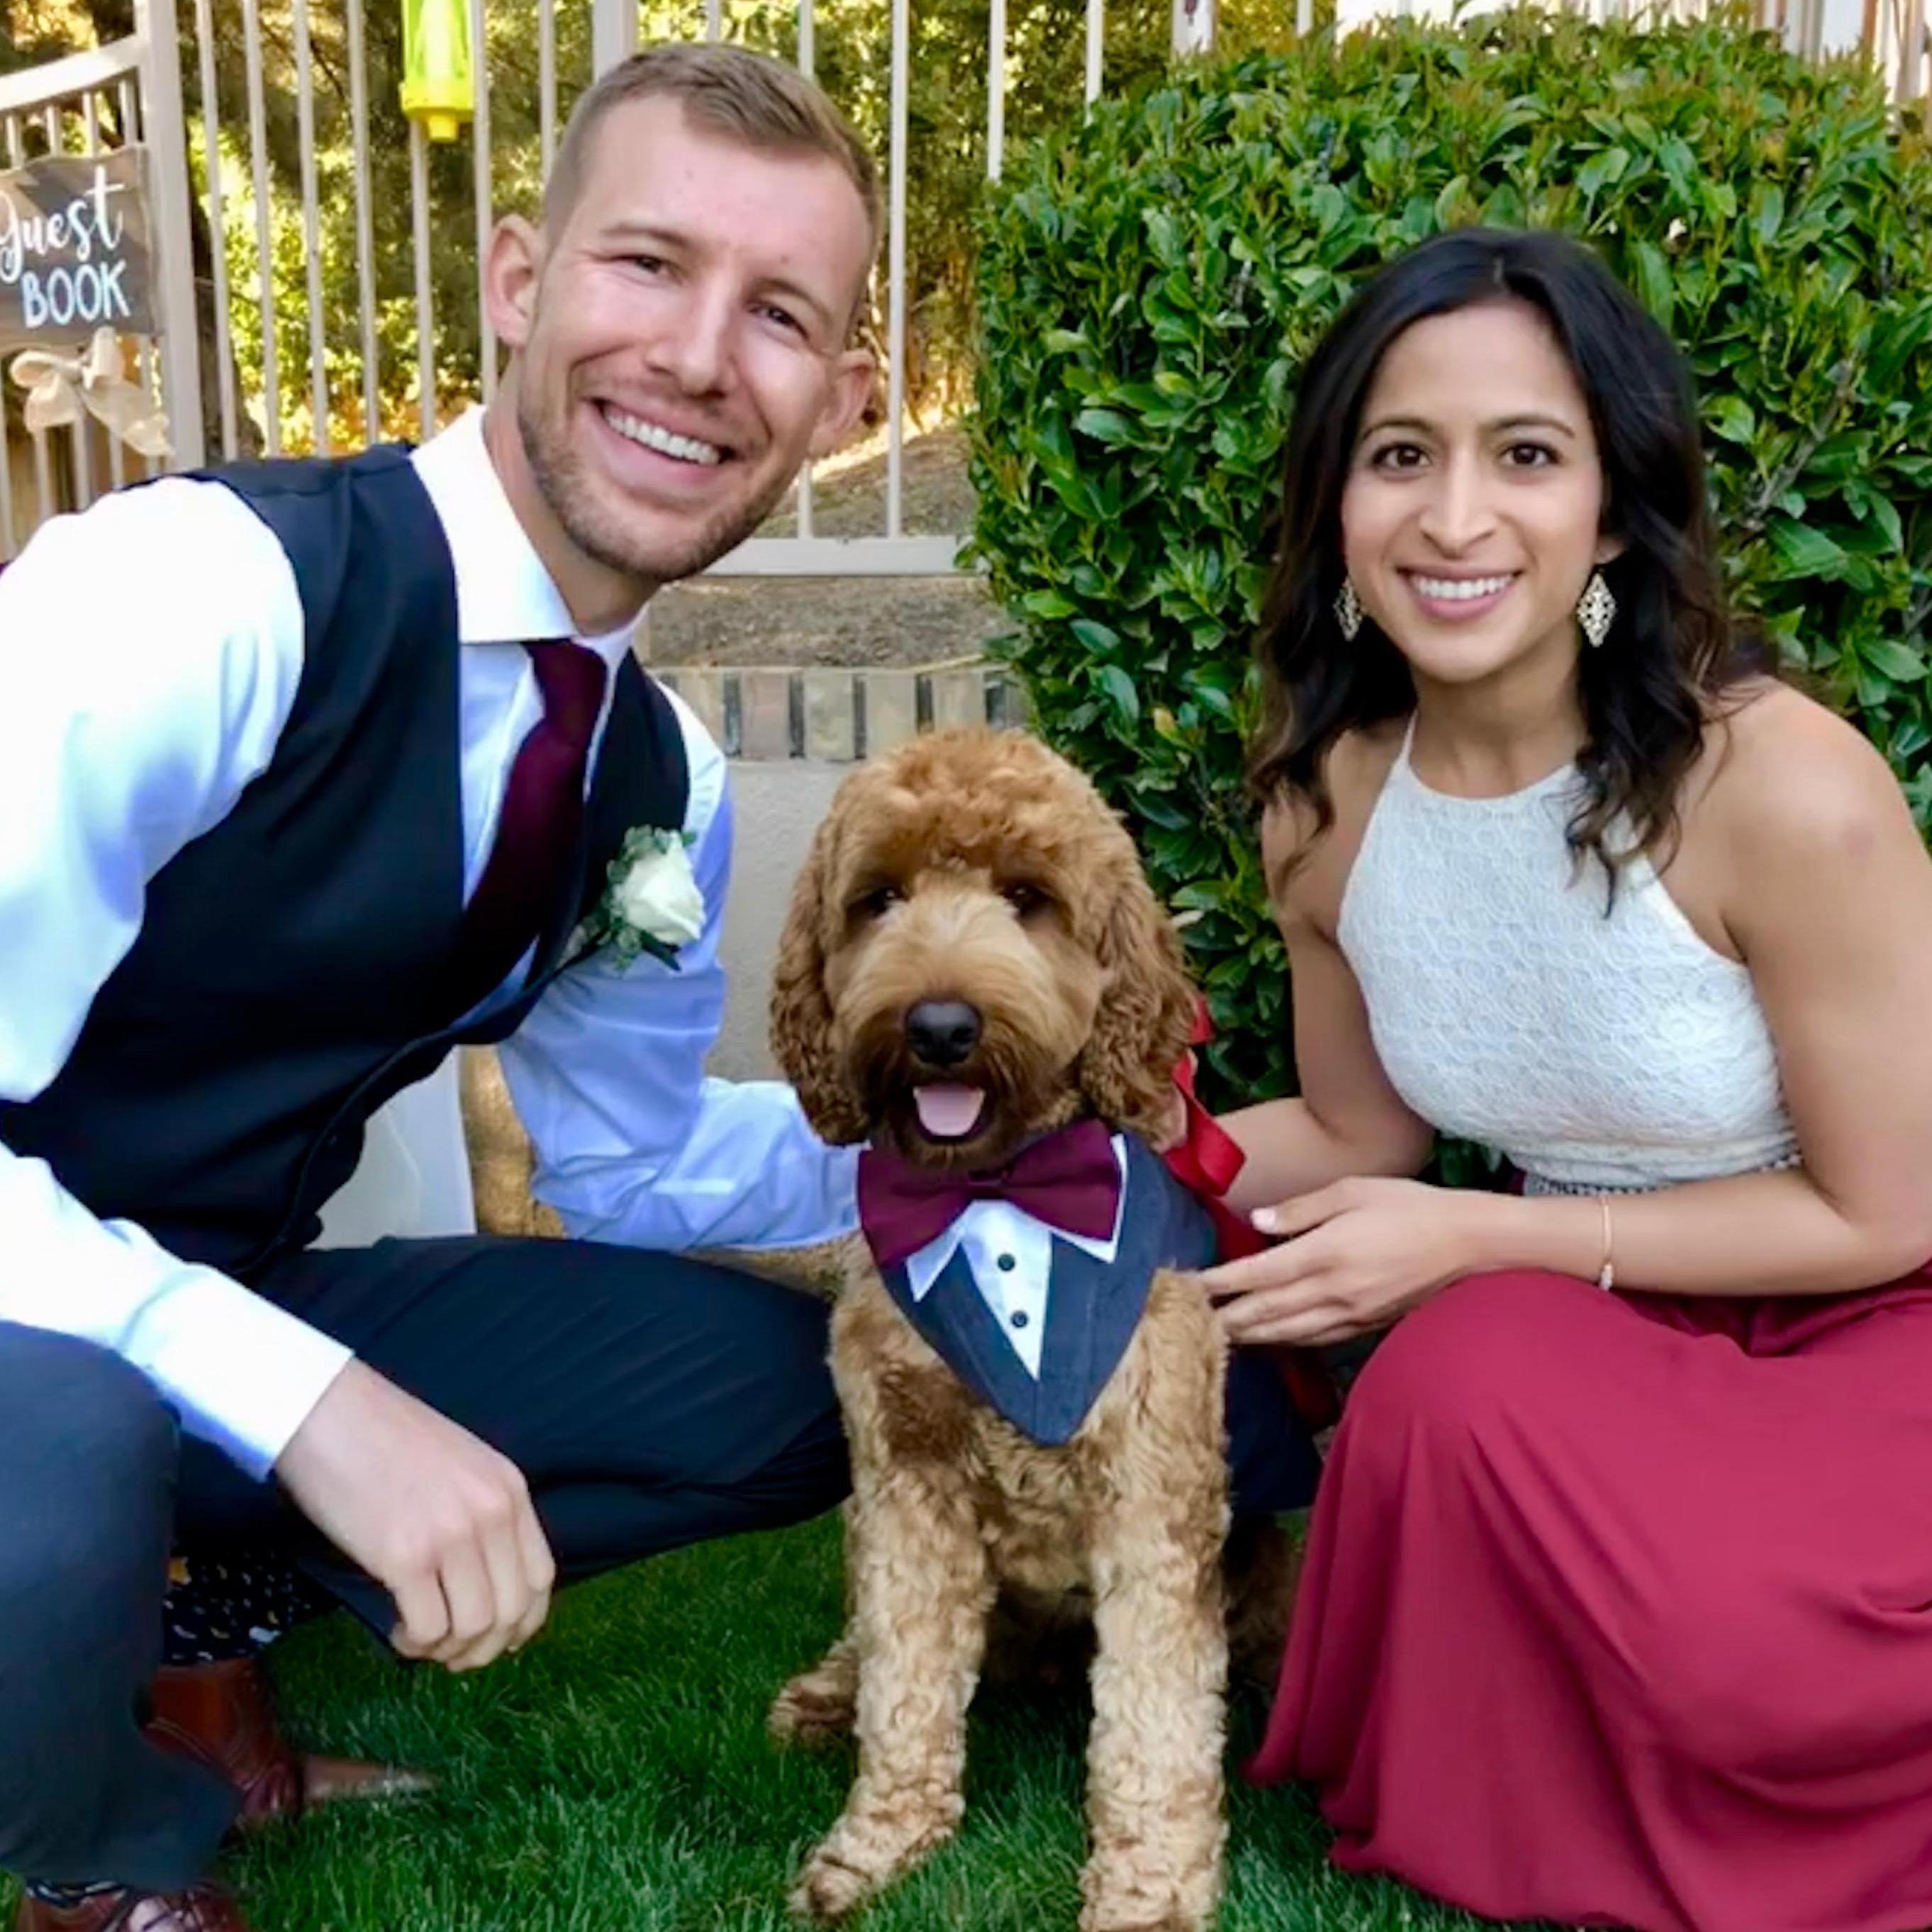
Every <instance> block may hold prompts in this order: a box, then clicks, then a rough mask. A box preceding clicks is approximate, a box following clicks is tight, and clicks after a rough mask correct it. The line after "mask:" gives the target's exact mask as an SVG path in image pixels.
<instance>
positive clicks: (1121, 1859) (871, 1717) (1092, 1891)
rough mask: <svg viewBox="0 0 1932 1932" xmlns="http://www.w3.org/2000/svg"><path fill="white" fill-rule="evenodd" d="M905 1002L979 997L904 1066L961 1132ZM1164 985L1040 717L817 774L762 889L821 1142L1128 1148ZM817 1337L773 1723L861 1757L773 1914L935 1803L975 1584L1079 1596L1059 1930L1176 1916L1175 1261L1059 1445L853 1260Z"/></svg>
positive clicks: (1198, 1585) (956, 1740) (957, 1808)
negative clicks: (791, 1612)
mask: <svg viewBox="0 0 1932 1932" xmlns="http://www.w3.org/2000/svg"><path fill="white" fill-rule="evenodd" d="M935 999H945V1000H960V1001H967V1002H968V1003H970V1004H971V1006H972V1007H974V1009H976V1010H977V1012H978V1013H979V1014H980V1016H981V1018H982V1020H983V1034H982V1037H981V1039H980V1043H979V1045H978V1046H977V1049H976V1050H975V1052H974V1056H973V1058H972V1059H971V1061H969V1062H968V1063H967V1064H965V1067H962V1068H959V1069H956V1070H947V1071H946V1072H945V1073H935V1072H934V1071H932V1070H930V1069H927V1070H923V1075H922V1068H921V1066H920V1064H919V1060H918V1056H917V1054H916V1051H915V1049H914V1048H913V1046H911V1045H910V1044H909V1043H908V1040H907V1029H906V1025H905V1019H906V1016H907V1012H908V1010H910V1008H911V1007H913V1006H915V1005H916V1004H918V1003H919V1002H920V1001H927V1000H935ZM1193 1012H1194V995H1193V989H1192V988H1191V987H1190V985H1189V983H1188V980H1187V977H1186V974H1185V971H1184V967H1183V964H1182V959H1181V950H1180V947H1179V944H1178V941H1177V939H1176V938H1175V934H1174V932H1173V930H1172V927H1171V926H1170V925H1169V922H1168V920H1167V919H1166V916H1164V914H1163V913H1162V911H1161V910H1160V907H1159V905H1158V904H1157V902H1156V901H1155V899H1154V895H1153V893H1152V892H1151V890H1150V889H1149V887H1148V883H1147V881H1146V878H1145V874H1143V872H1142V868H1141V866H1140V863H1139V859H1138V856H1137V855H1136V853H1135V850H1134V848H1133V842H1132V841H1131V840H1130V838H1128V836H1127V832H1125V830H1124V829H1123V828H1122V826H1121V824H1120V823H1118V820H1116V819H1115V817H1114V816H1113V815H1112V813H1111V812H1110V811H1109V810H1108V809H1107V808H1106V805H1104V804H1103V802H1102V800H1101V799H1100V796H1099V795H1098V793H1096V791H1095V790H1094V788H1093V787H1092V786H1091V784H1089V783H1088V781H1086V780H1085V778H1082V776H1081V775H1079V773H1077V772H1075V771H1074V770H1073V768H1072V767H1071V766H1069V765H1068V764H1067V763H1065V761H1064V760H1062V759H1061V758H1060V757H1057V756H1056V755H1055V754H1053V753H1052V752H1051V751H1049V750H1048V749H1047V748H1046V747H1045V746H1044V745H1041V744H1040V743H1039V742H1037V740H1035V739H1031V738H1029V737H1027V736H1022V735H1021V734H1019V733H1006V732H992V731H985V730H967V731H956V732H948V733H941V734H939V735H937V736H930V737H926V738H922V739H916V740H914V741H913V742H912V743H910V744H909V745H906V746H905V747H904V748H902V749H901V750H899V751H896V752H895V753H894V754H892V755H891V756H890V757H886V758H885V759H883V760H880V761H878V762H877V763H874V764H871V765H870V766H865V767H862V768H861V769H859V771H858V772H856V773H854V774H853V776H852V777H850V778H848V779H847V781H845V783H844V785H843V786H842V787H841V789H840V790H839V792H838V796H837V798H836V799H835V802H834V804H833V806H832V811H831V813H830V814H829V817H827V819H826V821H825V822H824V823H823V826H821V827H820V830H819V832H818V835H817V840H816V841H815V843H814V846H813V847H812V850H811V855H810V856H809V858H808V861H807V863H806V865H805V870H804V872H803V873H802V876H801V877H800V879H799V883H798V886H797V888H796V892H795V894H794V896H793V901H792V904H791V907H790V916H789V919H788V922H787V927H786V930H785V932H784V938H783V939H782V941H781V944H780V949H779V958H778V970H777V974H776V978H775V988H774V997H773V1003H772V1041H773V1044H774V1046H775V1049H776V1052H777V1055H778V1059H779V1061H780V1063H781V1065H782V1067H784V1070H785V1071H786V1073H787V1075H788V1076H790V1079H791V1080H792V1082H793V1085H795V1086H796V1088H797V1091H798V1093H799V1097H800V1099H801V1100H802V1103H803V1105H804V1108H805V1112H806V1114H807V1115H808V1117H809V1118H810V1119H811V1121H812V1123H813V1124H814V1126H815V1127H817V1130H818V1131H819V1132H820V1133H821V1134H822V1135H823V1136H825V1137H826V1139H829V1140H832V1141H835V1142H853V1141H859V1140H863V1139H873V1140H876V1141H883V1142H886V1143H889V1144H892V1145H896V1146H897V1147H898V1149H899V1151H901V1152H902V1153H904V1154H906V1155H907V1156H908V1157H910V1158H912V1159H913V1160H919V1161H922V1162H924V1163H927V1164H929V1165H935V1166H951V1167H954V1168H979V1167H984V1166H992V1165H995V1164H997V1163H999V1162H1001V1161H1002V1160H1005V1159H1007V1157H1010V1154H1012V1153H1013V1151H1016V1149H1017V1148H1019V1146H1020V1145H1022V1143H1023V1142H1025V1141H1026V1140H1027V1139H1029V1138H1031V1136H1035V1135H1037V1134H1038V1133H1042V1132H1043V1131H1046V1130H1049V1129H1052V1128H1054V1127H1059V1126H1061V1125H1062V1124H1065V1123H1066V1122H1067V1121H1070V1120H1071V1119H1073V1118H1075V1117H1076V1116H1078V1115H1082V1114H1087V1113H1091V1114H1094V1115H1097V1116H1099V1117H1100V1118H1102V1119H1103V1120H1105V1121H1108V1122H1109V1123H1110V1124H1113V1125H1115V1126H1117V1127H1124V1128H1129V1129H1132V1130H1136V1131H1137V1132H1139V1133H1142V1135H1144V1136H1148V1138H1150V1139H1155V1140H1157V1141H1158V1139H1159V1137H1160V1135H1161V1133H1162V1132H1163V1128H1164V1127H1165V1124H1166V1121H1167V1120H1168V1118H1169V1109H1171V1108H1172V1104H1173V1098H1172V1097H1173V1093H1174V1088H1173V1078H1172V1074H1173V1069H1174V1067H1175V1064H1176V1063H1177V1061H1178V1059H1179V1058H1180V1056H1181V1054H1182V1053H1183V1052H1184V1050H1185V1048H1186V1046H1187V1039H1188V1036H1189V1032H1190V1023H1191V1021H1192V1019H1193ZM922 1077H923V1078H924V1079H926V1080H929V1081H930V1080H935V1079H947V1080H949V1081H964V1082H965V1083H966V1084H969V1085H974V1086H978V1087H980V1088H983V1090H984V1091H985V1092H986V1094H987V1096H988V1099H987V1101H986V1105H985V1106H984V1109H983V1113H982V1115H981V1118H980V1124H979V1125H978V1126H977V1127H976V1129H975V1130H974V1133H973V1134H972V1136H971V1138H970V1139H966V1140H965V1141H962V1142H957V1143H954V1142H935V1141H934V1140H932V1139H929V1138H927V1137H926V1136H923V1135H922V1133H921V1132H920V1130H919V1127H918V1124H917V1115H916V1110H915V1109H914V1107H913V1103H912V1094H913V1088H915V1086H916V1085H918V1084H919V1081H920V1079H921V1078H922ZM832 1368H833V1372H834V1375H835V1379H836V1380H837V1382H838V1391H839V1394H840V1397H841V1402H842V1403H843V1405H844V1412H845V1418H846V1424H847V1432H848V1434H849V1436H850V1442H851V1446H852V1460H853V1500H852V1502H851V1504H850V1505H849V1506H848V1509H847V1519H846V1526H847V1549H846V1554H847V1588H848V1590H849V1591H850V1598H851V1606H852V1615H851V1619H850V1624H849V1625H848V1628H847V1631H846V1633H845V1634H844V1637H841V1640H839V1642H838V1644H837V1645H836V1646H834V1648H833V1649H832V1652H830V1653H829V1655H827V1656H826V1658H825V1659H824V1660H823V1661H822V1662H821V1663H820V1664H819V1665H818V1666H817V1668H816V1669H814V1670H811V1671H810V1672H808V1673H806V1674H805V1675H804V1676H801V1677H799V1678H798V1679H796V1680H794V1681H793V1683H791V1684H790V1685H788V1686H787V1688H786V1689H785V1690H784V1692H783V1693H782V1694H781V1696H780V1697H779V1699H778V1702H777V1703H776V1704H775V1706H774V1708H773V1710H772V1726H773V1728H774V1729H775V1730H776V1731H777V1732H778V1733H779V1734H780V1735H781V1736H787V1737H793V1738H814V1737H819V1736H825V1735H827V1734H830V1733H838V1732H841V1731H842V1730H846V1729H847V1728H856V1733H857V1740H858V1746H859V1772H858V1777H857V1780H856V1783H855V1784H854V1786H853V1790H852V1792H851V1794H850V1799H849V1802H848V1803H847V1806H846V1809H845V1811H844V1816H843V1817H841V1819H840V1820H838V1823H837V1825H836V1826H835V1827H834V1828H833V1829H832V1832H831V1834H830V1835H829V1837H828V1838H826V1840H825V1841H824V1842H823V1843H822V1844H820V1846H819V1847H818V1849H817V1850H816V1851H815V1852H814V1853H813V1854H812V1855H811V1858H810V1860H809V1861H808V1863H807V1864H806V1866H805V1870H804V1873H803V1874H802V1877H801V1878H800V1879H799V1882H798V1885H797V1887H796V1890H795V1891H794V1892H793V1900H792V1902H793V1906H794V1909H796V1910H798V1911H799V1912H802V1914H804V1915H807V1916H809V1917H811V1918H818V1919H821V1920H829V1919H833V1918H838V1917H840V1916H841V1915H843V1914H844V1913H845V1912H847V1911H848V1910H850V1909H851V1908H852V1907H853V1906H855V1905H856V1904H857V1903H859V1900H861V1899H862V1898H863V1897H865V1896H866V1895H867V1894H869V1893H870V1892H871V1891H874V1889H875V1888H877V1887H878V1886H880V1885H883V1884H884V1883H885V1882H886V1881H887V1880H889V1879H892V1878H893V1877H894V1876H896V1875H897V1874H898V1873H901V1872H902V1871H904V1870H906V1869H907V1867H909V1866H910V1865H911V1864H913V1862H915V1861H916V1860H917V1859H918V1858H920V1857H921V1856H922V1855H923V1854H924V1853H925V1852H927V1851H928V1850H929V1849H931V1848H932V1846H935V1845H936V1844H938V1843H940V1842H941V1841H942V1840H944V1838H947V1836H948V1835H950V1833H951V1832H952V1831H953V1829H954V1827H955V1826H956V1824H957V1823H958V1822H959V1817H960V1815H961V1811H962V1798H961V1790H960V1778H961V1771H962V1759H963V1754H964V1747H965V1717H966V1709H967V1706H968V1703H969V1701H970V1700H971V1697H972V1694H973V1691H974V1686H975V1684H976V1682H977V1679H978V1676H979V1674H980V1669H981V1665H982V1662H983V1658H984V1655H985V1652H986V1637H987V1631H988V1628H989V1620H990V1619H992V1615H993V1613H994V1611H995V1604H996V1600H998V1601H999V1602H1000V1603H1001V1607H1003V1608H1005V1607H1008V1606H1010V1605H1011V1604H1013V1603H1016V1602H1017V1603H1018V1604H1019V1605H1020V1606H1021V1607H1022V1608H1023V1609H1024V1610H1027V1611H1028V1612H1029V1613H1032V1614H1033V1615H1034V1616H1036V1617H1037V1616H1040V1615H1042V1614H1044V1615H1045V1616H1046V1617H1047V1618H1048V1619H1061V1620H1063V1621H1064V1620H1065V1619H1067V1618H1068V1617H1069V1616H1084V1617H1088V1618H1091V1620H1092V1625H1093V1630H1094V1640H1095V1645H1096V1649H1095V1653H1094V1663H1093V1667H1092V1673H1091V1684H1092V1691H1093V1698H1094V1720H1093V1727H1092V1731H1091V1739H1090V1744H1089V1749H1088V1769H1089V1787H1088V1813H1089V1818H1090V1821H1091V1832H1092V1850H1091V1856H1090V1858H1089V1860H1088V1865H1087V1868H1086V1870H1085V1874H1084V1876H1083V1879H1082V1894H1083V1898H1084V1900H1085V1905H1084V1909H1083V1911H1082V1916H1081V1921H1080V1923H1081V1925H1082V1928H1083V1932H1127V1928H1130V1927H1132V1928H1135V1932H1157V1928H1160V1932H1199V1928H1201V1927H1204V1926H1205V1925H1206V1924H1208V1922H1209V1921H1210V1920H1211V1918H1212V1916H1213V1914H1214V1906H1215V1903H1216V1900H1217V1897H1218V1894H1219V1890H1220V1865H1221V1855H1222V1846H1223V1837H1224V1826H1223V1815H1222V1796H1223V1793H1222V1769H1221V1765H1222V1755H1223V1695H1224V1689H1225V1684H1226V1674H1227V1656H1228V1646H1227V1634H1226V1620H1225V1617H1224V1610H1223V1585H1222V1571H1221V1557H1222V1551H1223V1541H1224V1539H1225V1538H1226V1531H1227V1523H1228V1499H1227V1478H1226V1460H1225V1453H1224V1446H1223V1415H1222V1408H1223V1380H1224V1373H1225V1368H1226V1348H1225V1344H1224V1343H1223V1339H1222V1337H1221V1332H1220V1328H1219V1325H1218V1324H1217V1322H1215V1320H1214V1317H1213V1314H1212V1312H1211V1309H1210V1307H1209V1305H1208V1301H1207V1300H1206V1298H1205V1295H1203V1293H1202V1290H1201V1289H1200V1286H1199V1283H1198V1282H1197V1281H1196V1280H1195V1279H1193V1277H1188V1276H1185V1275H1182V1274H1175V1273H1172V1272H1164V1273H1163V1274H1161V1275H1160V1276H1159V1277H1157V1279H1156V1280H1155V1282H1154V1286H1153V1288H1152V1290H1151V1293H1150V1295H1149V1298H1148V1304H1147V1309H1146V1313H1145V1316H1144V1317H1143V1319H1142V1323H1141V1325H1140V1328H1139V1330H1138V1331H1137V1332H1136V1335H1135V1337H1134V1339H1133V1341H1132V1343H1130V1346H1129V1348H1128V1351H1127V1355H1126V1356H1125V1357H1124V1359H1123V1361H1121V1364H1120V1367H1118V1370H1116V1372H1115V1375H1114V1376H1113V1378H1112V1380H1111V1381H1110V1382H1109V1384H1108V1385H1107V1387H1106V1390H1105V1391H1104V1392H1103V1394H1102V1396H1101V1397H1100V1400H1099V1401H1098V1402H1097V1404H1096V1405H1095V1406H1094V1409H1093V1410H1092V1412H1091V1413H1090V1414H1089V1415H1088V1418H1087V1419H1086V1421H1085V1423H1084V1424H1082V1427H1081V1428H1080V1430H1079V1432H1078V1433H1076V1436H1074V1437H1073V1439H1072V1441H1071V1442H1069V1443H1068V1444H1067V1445H1065V1446H1064V1448H1041V1447H1040V1446H1037V1445H1035V1444H1034V1443H1033V1442H1031V1441H1030V1440H1028V1439H1027V1438H1026V1437H1025V1436H1022V1435H1021V1434H1020V1433H1019V1432H1018V1431H1016V1430H1014V1429H1013V1428H1012V1427H1010V1425H1009V1424H1007V1423H1006V1422H1005V1421H1003V1420H1002V1419H1001V1418H1000V1417H998V1415H996V1414H995V1413H994V1412H992V1410H991V1409H988V1408H987V1407H986V1406H984V1405H983V1403H980V1401H979V1400H977V1398H976V1397H974V1396H973V1395H972V1394H970V1393H969V1392H968V1391H967V1389H966V1388H965V1387H964V1386H963V1385H962V1384H961V1383H960V1382H959V1381H958V1380H957V1379H956V1378H955V1377H954V1376H953V1373H952V1372H951V1371H950V1370H949V1369H947V1367H945V1366H944V1364H943V1363H942V1362H941V1360H940V1359H939V1358H938V1355H935V1353H934V1352H933V1351H932V1349H930V1348H929V1346H928V1345H927V1344H926V1342H925V1340H923V1339H922V1337H920V1336H919V1334H918V1333H917V1332H916V1330H914V1328H913V1327H912V1325H911V1324H910V1322H907V1320H906V1319H904V1316H902V1315H901V1313H900V1312H899V1311H898V1309H897V1308H896V1307H895V1305H894V1304H893V1303H892V1300H891V1298H890V1297H889V1295H888V1294H887V1292H886V1289H885V1287H884V1285H883V1283H882V1282H881V1281H880V1279H879V1277H878V1275H877V1272H876V1271H874V1269H873V1268H872V1267H871V1262H870V1260H869V1258H866V1259H863V1260H862V1261H861V1262H859V1264H858V1265H855V1267H854V1268H853V1274H852V1277H851V1278H850V1280H849V1282H848V1283H847V1287H846V1290H845V1292H844V1295H842V1296H841V1298H840V1300H839V1301H838V1305H837V1307H836V1308H835V1312H834V1315H833V1319H832ZM1264 1567H1265V1566H1264ZM1279 1630H1280V1625H1279V1624H1277V1625H1276V1631H1277V1634H1278V1632H1279Z"/></svg>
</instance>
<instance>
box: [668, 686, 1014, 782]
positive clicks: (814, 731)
mask: <svg viewBox="0 0 1932 1932" xmlns="http://www.w3.org/2000/svg"><path fill="white" fill-rule="evenodd" d="M651 674H652V676H654V677H655V678H656V679H657V680H658V682H659V683H661V684H662V685H666V686H667V687H668V688H670V690H673V691H676V693H677V694H678V695H679V697H682V699H683V700H684V701H685V703H687V704H688V705H689V706H691V709H692V710H694V711H695V712H697V715H698V716H699V717H700V718H702V719H703V722H704V725H705V728H706V730H709V732H710V733H711V735H712V736H713V737H714V738H715V739H717V741H718V745H720V747H721V748H722V749H723V751H724V754H725V755H726V757H732V758H771V759H776V758H811V759H815V760H822V761H825V762H827V763H833V764H849V763H853V761H855V760H858V759H860V758H866V757H873V756H874V755H875V754H877V753H879V752H880V751H890V750H891V749H892V747H893V746H894V745H901V744H903V743H904V742H905V741H906V739H908V738H910V737H912V736H915V735H916V733H919V732H920V731H924V730H932V729H935V728H938V727H944V726H947V725H950V724H1015V725H1024V724H1025V723H1026V722H1027V721H1028V712H1027V708H1026V700H1025V694H1024V693H1022V691H1021V689H1020V687H1019V684H1018V683H1017V682H1016V681H1015V679H1013V677H1012V676H1010V675H1009V674H1008V673H1007V672H1006V671H1005V670H1002V669H1001V667H999V666H998V665H996V664H975V665H972V666H970V667H965V668H949V669H946V670H826V669H816V670H784V669H779V668H771V669H763V668H760V669H756V670H751V669H747V670H733V669H731V668H730V667H709V666H702V667H700V666H693V665H688V664H667V665H665V666H663V667H656V666H653V667H652V671H651Z"/></svg>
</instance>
